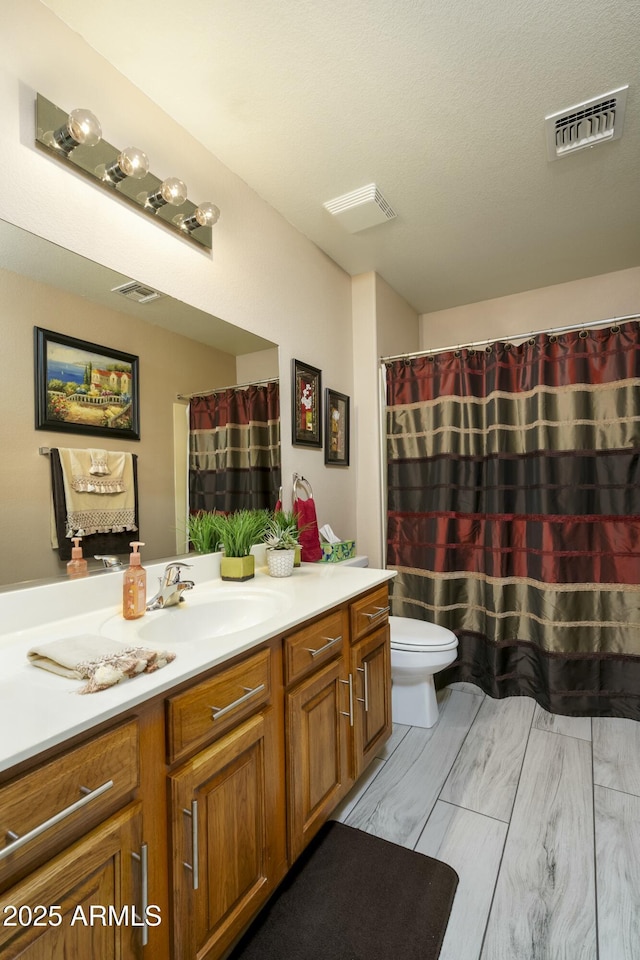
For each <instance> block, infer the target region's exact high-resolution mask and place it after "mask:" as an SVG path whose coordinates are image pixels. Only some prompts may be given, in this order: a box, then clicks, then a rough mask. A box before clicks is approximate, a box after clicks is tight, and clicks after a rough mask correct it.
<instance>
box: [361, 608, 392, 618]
mask: <svg viewBox="0 0 640 960" xmlns="http://www.w3.org/2000/svg"><path fill="white" fill-rule="evenodd" d="M389 610H391V607H374V612H373V613H365V611H364V610H363V611H362V615H363V617H368V618H369V620H376V619H377V618H378V617H381V616H382V614H383V613H389Z"/></svg>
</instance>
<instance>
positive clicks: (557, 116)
mask: <svg viewBox="0 0 640 960" xmlns="http://www.w3.org/2000/svg"><path fill="white" fill-rule="evenodd" d="M628 89H629V85H628V84H627V86H625V87H618V88H617V90H611V91H610V92H609V93H605V94H603V95H602V96H601V97H593V98H592V99H591V100H585V101H584V103H577V104H576V105H575V106H574V107H567V109H566V110H559V111H558V113H552V114H550V115H549V116H548V117H545V118H544V122H545V130H546V134H547V152H548V154H549V160H558V159H559V158H560V157H566V156H567V155H568V154H569V153H575V151H576V150H582V149H583V147H593V146H595V144H596V143H607V142H608V141H609V140H618V139H619V138H620V137H621V136H622V125H623V122H624V108H625V104H626V102H627V90H628Z"/></svg>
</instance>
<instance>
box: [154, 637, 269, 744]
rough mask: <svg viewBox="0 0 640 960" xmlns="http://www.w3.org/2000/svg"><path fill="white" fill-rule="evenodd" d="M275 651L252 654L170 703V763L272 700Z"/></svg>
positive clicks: (179, 695)
mask: <svg viewBox="0 0 640 960" xmlns="http://www.w3.org/2000/svg"><path fill="white" fill-rule="evenodd" d="M270 659H271V651H270V650H269V649H268V648H267V649H265V650H260V651H259V652H258V653H254V654H252V655H251V656H250V657H247V658H246V659H245V660H241V661H240V663H236V664H235V665H234V666H232V667H227V668H223V669H221V670H220V672H219V673H216V674H215V675H214V676H213V677H210V678H209V679H208V680H202V681H201V682H200V683H196V684H195V685H194V686H193V687H191V688H190V689H189V690H187V691H185V692H184V693H179V694H177V695H176V696H175V697H170V698H169V699H168V700H167V718H168V723H167V729H168V737H169V744H168V748H169V749H168V752H169V762H170V763H173V761H174V760H177V759H179V758H180V757H182V756H184V755H185V754H187V753H189V752H190V751H192V750H193V749H194V748H196V747H199V746H203V745H204V744H206V743H208V742H209V741H210V740H212V739H213V738H214V737H216V736H217V735H218V734H219V733H224V731H225V730H228V729H229V728H230V727H232V726H234V725H235V724H236V723H237V722H238V721H239V720H241V719H244V717H246V716H248V715H249V714H250V713H252V712H253V711H254V710H255V709H256V708H257V707H259V706H262V705H263V704H264V703H267V702H268V700H269V699H270V697H271V664H270Z"/></svg>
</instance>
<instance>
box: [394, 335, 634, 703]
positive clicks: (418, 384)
mask: <svg viewBox="0 0 640 960" xmlns="http://www.w3.org/2000/svg"><path fill="white" fill-rule="evenodd" d="M386 373H387V461H388V478H387V482H388V518H387V520H388V535H387V539H388V542H387V565H388V566H389V567H390V568H392V569H395V570H397V571H398V576H397V577H396V579H395V581H394V585H393V612H394V613H395V614H396V615H400V616H407V617H416V618H419V619H425V620H433V621H434V622H436V623H439V624H441V625H442V626H445V627H448V628H450V629H451V630H453V631H454V632H455V633H456V635H457V636H458V640H459V647H458V660H457V661H456V663H455V664H454V665H453V666H452V667H451V668H449V669H448V670H446V671H443V673H442V674H440V675H439V680H440V682H441V683H450V682H452V681H454V680H465V681H470V682H472V683H475V684H477V685H478V686H479V687H481V688H482V689H483V690H484V691H485V692H486V693H487V694H489V695H490V696H492V697H505V696H519V695H522V696H530V697H533V698H534V699H535V700H537V702H538V703H539V704H540V705H541V706H542V707H544V708H545V709H547V710H549V711H551V712H552V713H560V714H567V715H574V716H589V715H600V716H619V717H631V718H633V719H636V720H640V586H639V585H640V380H639V379H638V378H639V375H640V345H639V325H638V322H637V321H631V322H628V323H625V324H620V325H619V326H613V327H610V328H599V329H589V330H586V329H585V330H582V331H575V332H567V333H565V334H562V335H558V336H552V335H547V334H543V335H539V336H534V337H531V338H530V339H529V340H528V341H527V342H525V343H522V344H520V345H518V346H514V345H512V344H509V343H496V344H493V345H492V346H491V347H487V349H486V350H484V349H481V350H479V351H474V350H472V349H463V350H457V351H453V352H446V353H441V354H439V355H436V356H423V357H419V358H414V359H412V360H410V361H409V360H397V361H393V362H390V363H388V364H387V371H386Z"/></svg>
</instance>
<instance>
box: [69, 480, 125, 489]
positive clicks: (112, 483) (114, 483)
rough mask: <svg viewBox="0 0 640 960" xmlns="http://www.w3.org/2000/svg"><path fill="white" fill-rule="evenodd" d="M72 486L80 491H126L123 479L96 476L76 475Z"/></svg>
mask: <svg viewBox="0 0 640 960" xmlns="http://www.w3.org/2000/svg"><path fill="white" fill-rule="evenodd" d="M71 486H72V487H73V489H74V490H77V491H78V493H124V490H125V486H124V483H123V482H122V480H114V479H111V478H108V479H106V480H102V479H96V477H74V478H73V480H72V481H71Z"/></svg>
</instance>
